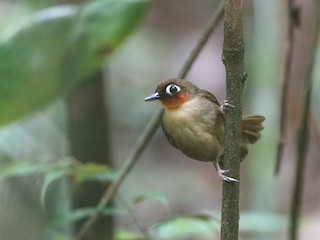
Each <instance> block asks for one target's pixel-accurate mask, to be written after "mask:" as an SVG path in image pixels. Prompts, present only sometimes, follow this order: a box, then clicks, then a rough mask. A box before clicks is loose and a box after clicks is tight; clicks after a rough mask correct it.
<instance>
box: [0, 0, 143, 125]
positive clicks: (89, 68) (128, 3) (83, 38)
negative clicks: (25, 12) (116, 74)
mask: <svg viewBox="0 0 320 240" xmlns="http://www.w3.org/2000/svg"><path fill="white" fill-rule="evenodd" d="M145 7H146V1H145V0H104V1H102V0H100V1H92V2H90V3H87V4H85V5H83V6H82V7H81V8H80V7H75V6H71V5H70V6H60V7H54V8H49V9H47V10H43V11H41V12H39V13H38V14H36V15H35V16H34V17H33V18H32V19H31V20H30V21H29V22H28V23H26V24H25V25H24V26H23V27H21V28H20V29H19V30H18V31H16V32H15V34H13V35H12V36H11V37H9V38H7V39H6V40H5V41H2V42H1V43H0V59H1V61H0V125H2V124H5V123H8V122H11V121H14V120H16V119H18V118H20V117H22V116H23V115H24V114H26V113H28V112H31V111H34V110H37V109H39V108H40V107H43V106H45V105H47V104H48V103H50V102H51V101H53V100H54V99H56V98H58V97H61V96H63V95H65V94H66V93H68V92H69V91H70V90H72V89H73V88H74V87H75V86H77V85H78V84H79V83H80V82H81V81H83V80H85V79H86V78H87V77H88V76H89V75H90V74H92V73H94V72H95V71H97V70H98V69H99V68H100V67H101V64H102V63H103V61H104V60H105V59H106V58H107V57H109V56H110V54H111V53H112V52H113V51H114V50H115V49H116V48H117V47H118V46H119V45H120V43H121V42H122V41H123V40H124V39H125V37H126V36H127V35H128V34H129V33H130V32H131V31H132V30H133V29H134V27H135V26H136V24H137V22H138V20H139V19H140V18H141V16H142V14H143V12H144V10H145Z"/></svg>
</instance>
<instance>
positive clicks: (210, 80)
mask: <svg viewBox="0 0 320 240" xmlns="http://www.w3.org/2000/svg"><path fill="white" fill-rule="evenodd" d="M81 2H83V3H80V1H62V0H56V1H54V0H50V1H49V0H46V1H43V0H42V1H36V0H24V1H9V0H7V1H5V0H1V1H0V4H1V5H0V11H1V14H0V20H1V21H0V29H1V35H0V36H1V42H0V57H1V62H0V76H1V79H0V81H1V82H0V123H2V128H1V131H0V154H1V155H0V156H1V158H0V161H1V168H0V179H1V182H0V191H1V195H0V210H1V213H3V214H1V217H0V238H1V239H9V240H10V239H72V237H71V236H73V235H75V234H77V233H78V231H79V230H81V228H82V227H83V223H84V222H83V221H82V222H81V221H80V222H79V221H78V220H81V219H82V220H83V219H85V218H86V217H88V216H92V215H93V214H94V213H95V210H94V208H92V207H93V206H95V205H96V204H97V201H98V199H100V197H101V195H102V194H103V192H104V190H105V189H106V187H107V185H108V183H109V182H110V181H112V180H114V179H116V178H117V176H118V175H117V173H118V170H119V169H121V167H122V166H123V164H124V161H125V159H126V157H127V156H128V154H129V153H130V152H131V150H132V149H133V147H134V146H135V144H136V142H137V139H138V137H139V136H140V133H141V132H142V131H143V129H144V127H145V126H146V124H147V122H148V121H149V119H150V118H151V116H152V114H153V113H154V112H155V111H156V110H155V109H156V108H158V104H157V103H148V104H147V103H145V102H144V101H143V99H144V98H145V97H146V96H148V95H149V94H150V93H151V92H153V91H154V89H155V86H156V84H157V83H158V82H160V81H162V80H164V79H168V78H173V77H176V76H177V75H178V72H179V71H180V69H181V67H182V65H183V64H184V62H185V61H186V59H187V57H188V56H189V54H190V52H191V50H192V49H193V47H194V46H195V44H196V42H197V40H198V39H199V37H200V36H201V34H202V33H203V31H204V28H205V25H206V23H207V22H208V19H209V18H210V15H211V14H212V13H213V12H214V10H215V9H216V7H217V4H218V1H209V0H208V1H207V0H204V1H188V0H175V1H170V0H154V1H152V2H150V3H149V4H148V3H147V2H145V1H138V0H136V1H129V0H124V1H107V0H100V1H98V0H97V1H81ZM109 2H111V3H113V4H115V2H118V3H117V4H118V5H117V4H116V5H114V6H117V7H112V6H111V5H108V4H109ZM65 3H68V4H70V3H72V4H83V5H78V6H80V7H81V8H80V9H81V10H80V11H79V13H76V11H78V10H76V9H75V10H72V9H71V8H68V9H69V10H66V11H64V12H61V11H60V12H57V13H56V14H57V15H55V17H54V18H53V19H52V20H48V19H47V18H46V17H48V15H41V13H40V15H39V11H41V10H44V9H46V8H48V7H50V6H54V5H58V4H65ZM147 5H149V6H148V8H146V6H147ZM298 6H299V7H300V9H301V11H300V25H299V26H298V27H297V28H296V30H295V31H294V47H293V50H292V54H293V55H292V69H291V72H290V84H289V88H288V89H289V91H288V96H287V98H286V106H287V108H286V114H287V117H286V121H285V127H286V134H285V147H284V155H283V160H282V163H281V171H280V173H279V175H278V176H277V177H275V176H274V168H275V159H276V149H277V143H278V142H277V141H278V135H279V116H280V112H281V110H280V106H281V104H280V100H281V87H282V85H283V73H284V71H285V70H284V69H285V68H284V59H285V47H286V44H287V38H286V36H287V35H286V33H287V27H288V16H287V5H286V3H285V1H276V0H269V1H244V21H245V24H244V30H245V34H244V38H245V41H246V43H245V44H246V45H245V49H246V68H247V73H248V82H247V86H246V91H245V102H244V112H245V113H246V114H253V113H254V114H262V115H264V116H266V118H267V120H266V122H265V130H264V131H263V134H262V139H261V140H260V141H259V142H258V143H257V144H256V145H255V146H254V147H251V149H250V155H249V157H248V158H247V160H246V161H245V162H244V163H243V164H242V165H241V185H240V214H241V219H240V237H241V239H261V240H264V239H266V240H267V239H287V231H288V230H287V229H288V223H289V212H290V199H291V195H292V189H293V186H292V184H293V182H294V181H293V179H294V172H295V150H296V146H295V138H296V131H297V127H298V124H299V120H300V115H301V112H302V109H303V106H302V102H303V96H304V85H305V83H304V79H305V76H306V75H307V64H306V63H307V62H308V59H309V58H310V55H309V50H310V46H311V42H312V40H311V39H312V33H313V31H314V26H315V14H314V11H313V9H315V8H316V7H317V5H315V4H314V2H313V1H311V0H301V1H298ZM125 9H127V10H125ZM77 14H79V15H77ZM141 20H142V21H141ZM139 22H140V24H139V25H137V24H138V23H139ZM133 30H135V31H134V32H133ZM129 35H130V36H129ZM127 36H129V38H127ZM125 39H126V41H124V42H123V40H125ZM222 43H223V24H222V22H221V23H220V25H219V26H218V27H217V29H216V30H215V31H214V33H213V35H212V36H211V38H210V41H209V42H208V44H207V45H206V47H205V48H204V50H203V51H202V53H201V55H200V56H199V57H198V59H197V61H196V62H195V64H194V65H193V67H192V69H191V71H190V73H189V74H188V75H187V79H188V80H190V81H192V82H194V83H196V84H197V85H198V86H200V87H201V88H204V89H207V90H209V91H211V92H213V93H214V94H215V95H216V96H217V97H218V99H224V97H225V70H224V66H223V64H222V61H221V53H222ZM314 51H316V50H314ZM315 64H316V65H315V66H317V65H318V64H319V63H318V61H316V63H315ZM101 66H103V68H102V67H101ZM318 71H319V70H318V68H317V67H315V70H314V73H313V77H314V86H313V93H316V92H317V90H318V89H319V86H320V85H319V72H318ZM319 102H320V100H319V96H318V95H317V94H314V95H313V98H312V114H311V121H310V122H308V123H305V124H308V126H310V139H309V143H308V148H309V150H308V154H307V158H306V160H307V161H306V173H305V182H304V191H303V205H302V208H301V211H302V215H301V231H300V238H301V239H314V236H318V235H319V233H320V232H319V228H318V226H319V224H320V222H319V213H320V204H319V197H320V190H319V188H318V187H317V182H319V174H318V169H319V167H320V162H319V161H318V159H319V154H320V153H319V149H320V148H319V128H318V125H319V120H320V111H319V108H318V105H319ZM87 162H91V163H90V164H85V163H87ZM209 166H210V167H209ZM221 192H222V184H221V180H220V179H219V178H218V177H217V176H216V175H215V174H214V173H213V169H212V166H211V165H209V164H205V163H199V162H196V161H192V160H190V159H188V158H187V157H186V156H184V155H183V154H182V153H180V152H179V151H177V150H176V149H174V148H173V147H172V146H170V144H169V143H168V142H167V141H166V139H165V137H164V135H163V133H162V132H161V131H157V132H156V134H155V136H154V137H153V139H152V140H151V141H150V144H149V147H148V148H147V150H146V151H145V152H144V153H143V155H142V156H141V159H140V160H139V162H138V164H136V165H135V167H134V168H133V169H132V171H131V172H130V173H129V174H128V175H127V178H126V179H125V181H124V182H123V184H122V185H121V187H120V189H119V191H118V193H117V195H116V197H115V200H114V203H113V206H112V205H110V206H108V208H104V209H103V213H102V214H103V215H104V216H105V218H102V220H101V219H100V220H99V222H100V223H101V225H100V226H98V225H96V226H95V228H93V229H94V230H96V231H92V232H91V233H90V234H92V235H87V236H86V237H87V239H90V238H91V239H111V237H110V236H111V235H113V236H114V237H113V238H114V239H148V238H149V239H150V238H152V239H219V225H220V222H219V218H220V211H221V210H220V209H221ZM88 199H89V200H88ZM77 200H84V201H80V202H79V201H77ZM87 200H88V201H87ZM77 221H78V223H77V224H75V222H77ZM98 231H99V232H100V231H101V232H102V234H101V235H99V234H98V235H96V234H97V232H98ZM93 236H94V238H93Z"/></svg>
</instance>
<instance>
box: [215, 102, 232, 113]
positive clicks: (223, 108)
mask: <svg viewBox="0 0 320 240" xmlns="http://www.w3.org/2000/svg"><path fill="white" fill-rule="evenodd" d="M229 107H233V108H234V107H235V106H234V105H232V104H230V103H229V101H228V100H222V101H221V102H220V107H219V110H220V112H221V113H222V114H225V112H226V111H228V108H229Z"/></svg>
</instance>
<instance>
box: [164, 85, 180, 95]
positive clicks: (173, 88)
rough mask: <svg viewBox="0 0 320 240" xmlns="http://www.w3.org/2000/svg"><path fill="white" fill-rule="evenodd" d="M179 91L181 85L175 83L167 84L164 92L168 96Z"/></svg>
mask: <svg viewBox="0 0 320 240" xmlns="http://www.w3.org/2000/svg"><path fill="white" fill-rule="evenodd" d="M180 91H181V87H179V86H178V85H175V84H173V83H172V84H169V85H168V86H167V87H166V93H167V94H168V95H170V96H172V95H174V94H176V93H178V92H180Z"/></svg>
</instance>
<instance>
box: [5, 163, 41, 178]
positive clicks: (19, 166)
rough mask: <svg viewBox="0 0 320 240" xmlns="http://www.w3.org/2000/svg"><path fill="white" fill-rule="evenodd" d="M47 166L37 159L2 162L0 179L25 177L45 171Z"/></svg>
mask: <svg viewBox="0 0 320 240" xmlns="http://www.w3.org/2000/svg"><path fill="white" fill-rule="evenodd" d="M45 169H47V166H46V165H45V164H43V163H38V162H36V161H30V160H24V161H14V162H9V163H3V164H0V179H5V178H12V177H24V176H28V175H30V174H36V173H39V172H43V171H44V170H45Z"/></svg>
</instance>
